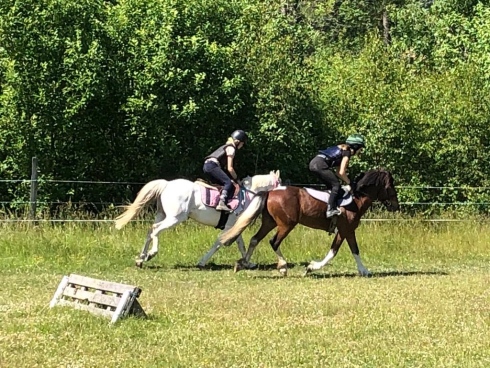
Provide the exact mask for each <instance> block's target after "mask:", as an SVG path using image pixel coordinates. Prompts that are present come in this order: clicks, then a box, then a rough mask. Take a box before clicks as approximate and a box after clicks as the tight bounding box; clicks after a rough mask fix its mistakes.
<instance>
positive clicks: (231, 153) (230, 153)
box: [226, 147, 238, 180]
mask: <svg viewBox="0 0 490 368" xmlns="http://www.w3.org/2000/svg"><path fill="white" fill-rule="evenodd" d="M226 156H227V159H226V169H227V170H228V172H229V173H230V175H231V177H232V178H233V180H237V179H238V176H237V174H236V172H235V169H234V168H233V160H234V158H235V148H234V147H226Z"/></svg>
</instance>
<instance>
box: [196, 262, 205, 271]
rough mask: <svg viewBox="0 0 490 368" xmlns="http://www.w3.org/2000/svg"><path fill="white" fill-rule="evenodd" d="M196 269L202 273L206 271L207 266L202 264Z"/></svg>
mask: <svg viewBox="0 0 490 368" xmlns="http://www.w3.org/2000/svg"><path fill="white" fill-rule="evenodd" d="M196 267H197V268H198V269H199V270H201V271H202V270H205V269H206V266H205V265H202V264H198V265H197V266H196Z"/></svg>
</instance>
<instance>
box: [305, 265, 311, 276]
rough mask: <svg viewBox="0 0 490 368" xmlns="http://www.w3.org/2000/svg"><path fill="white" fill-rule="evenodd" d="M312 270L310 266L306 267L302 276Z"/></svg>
mask: <svg viewBox="0 0 490 368" xmlns="http://www.w3.org/2000/svg"><path fill="white" fill-rule="evenodd" d="M311 272H312V270H311V268H309V267H306V269H305V272H304V273H303V277H305V276H308V275H309V274H310V273H311Z"/></svg>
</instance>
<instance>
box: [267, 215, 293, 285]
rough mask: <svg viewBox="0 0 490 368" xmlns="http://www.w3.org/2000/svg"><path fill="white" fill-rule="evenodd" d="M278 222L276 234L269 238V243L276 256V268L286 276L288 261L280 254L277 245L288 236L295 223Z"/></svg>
mask: <svg viewBox="0 0 490 368" xmlns="http://www.w3.org/2000/svg"><path fill="white" fill-rule="evenodd" d="M291 225H292V224H278V229H277V233H276V235H274V237H273V238H272V239H271V240H270V245H271V247H272V249H273V250H274V252H275V253H276V256H277V270H278V271H279V273H280V274H281V275H282V276H287V274H288V263H287V261H286V259H285V258H284V256H283V255H282V252H281V250H280V249H279V246H280V245H281V243H282V241H283V240H284V239H285V238H286V236H288V234H289V233H290V232H291V230H293V229H294V226H295V225H296V224H293V225H292V226H291Z"/></svg>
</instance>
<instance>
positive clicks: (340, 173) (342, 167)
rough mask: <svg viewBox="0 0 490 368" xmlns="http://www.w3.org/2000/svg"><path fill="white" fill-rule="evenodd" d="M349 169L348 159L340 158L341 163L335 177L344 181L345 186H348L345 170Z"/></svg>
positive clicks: (348, 180) (346, 157)
mask: <svg viewBox="0 0 490 368" xmlns="http://www.w3.org/2000/svg"><path fill="white" fill-rule="evenodd" d="M348 167H349V157H348V156H344V157H342V161H341V162H340V167H339V171H338V172H337V176H338V177H339V178H340V179H342V180H343V181H345V182H346V183H347V184H350V179H349V177H348V176H347V168H348Z"/></svg>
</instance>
